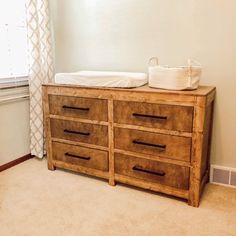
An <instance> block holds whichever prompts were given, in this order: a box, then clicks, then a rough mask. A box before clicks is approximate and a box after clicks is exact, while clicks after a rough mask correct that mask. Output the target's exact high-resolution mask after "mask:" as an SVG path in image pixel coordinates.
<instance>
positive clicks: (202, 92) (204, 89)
mask: <svg viewBox="0 0 236 236" xmlns="http://www.w3.org/2000/svg"><path fill="white" fill-rule="evenodd" d="M43 86H47V87H48V86H49V87H66V88H78V89H96V90H112V91H124V92H127V91H130V92H144V93H162V94H177V95H178V94H179V95H187V96H206V95H208V94H210V93H211V92H213V91H215V89H216V88H215V87H214V86H203V85H201V86H199V87H198V89H195V90H185V91H178V90H165V89H156V88H150V87H148V85H144V86H141V87H138V88H107V87H85V86H78V85H72V84H71V85H68V84H56V83H48V84H43Z"/></svg>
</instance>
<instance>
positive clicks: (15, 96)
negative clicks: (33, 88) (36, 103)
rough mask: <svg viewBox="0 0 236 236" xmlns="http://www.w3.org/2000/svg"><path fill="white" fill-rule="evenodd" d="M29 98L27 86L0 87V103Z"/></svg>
mask: <svg viewBox="0 0 236 236" xmlns="http://www.w3.org/2000/svg"><path fill="white" fill-rule="evenodd" d="M22 99H23V100H25V99H29V87H28V86H24V87H14V88H5V89H0V104H4V103H9V102H15V101H18V100H22Z"/></svg>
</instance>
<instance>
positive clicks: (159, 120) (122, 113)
mask: <svg viewBox="0 0 236 236" xmlns="http://www.w3.org/2000/svg"><path fill="white" fill-rule="evenodd" d="M114 122H115V123H120V124H129V125H139V126H145V127H151V128H159V129H167V130H174V131H185V132H191V131H192V123H193V107H187V106H175V105H161V104H152V103H144V102H143V103H141V102H127V101H114Z"/></svg>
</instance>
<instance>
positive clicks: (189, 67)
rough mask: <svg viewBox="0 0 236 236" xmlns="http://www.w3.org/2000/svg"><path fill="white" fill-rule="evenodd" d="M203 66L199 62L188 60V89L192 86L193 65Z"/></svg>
mask: <svg viewBox="0 0 236 236" xmlns="http://www.w3.org/2000/svg"><path fill="white" fill-rule="evenodd" d="M194 64H195V65H197V66H200V67H201V66H202V65H201V64H200V63H199V62H198V61H196V60H193V59H188V87H191V86H192V66H193V65H194Z"/></svg>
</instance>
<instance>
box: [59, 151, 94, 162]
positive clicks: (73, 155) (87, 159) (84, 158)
mask: <svg viewBox="0 0 236 236" xmlns="http://www.w3.org/2000/svg"><path fill="white" fill-rule="evenodd" d="M64 155H65V156H67V157H74V158H79V159H82V160H86V161H89V160H90V157H84V156H79V155H75V154H71V153H69V152H66V153H65V154H64Z"/></svg>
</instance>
